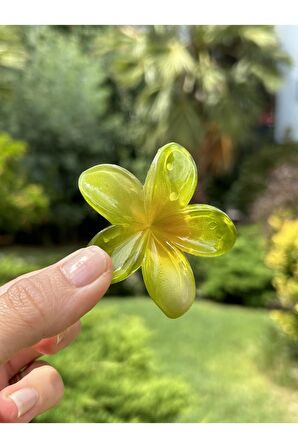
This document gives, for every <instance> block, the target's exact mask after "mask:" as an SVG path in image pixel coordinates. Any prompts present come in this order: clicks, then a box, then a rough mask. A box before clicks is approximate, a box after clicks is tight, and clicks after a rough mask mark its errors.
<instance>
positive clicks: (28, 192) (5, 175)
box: [0, 133, 48, 233]
mask: <svg viewBox="0 0 298 448" xmlns="http://www.w3.org/2000/svg"><path fill="white" fill-rule="evenodd" d="M25 154H26V144H25V143H24V142H22V141H19V140H14V139H13V138H11V136H10V135H8V134H6V133H0V178H1V182H0V197H1V201H0V233H1V232H4V233H6V232H7V233H9V232H16V231H18V230H21V229H26V228H27V229H28V228H29V227H30V226H31V225H33V224H38V223H40V222H42V220H43V219H44V218H45V217H46V215H47V210H48V200H47V197H46V196H45V194H44V191H43V189H42V187H41V186H40V185H38V184H33V183H29V182H28V172H27V170H26V169H24V165H23V164H24V158H25Z"/></svg>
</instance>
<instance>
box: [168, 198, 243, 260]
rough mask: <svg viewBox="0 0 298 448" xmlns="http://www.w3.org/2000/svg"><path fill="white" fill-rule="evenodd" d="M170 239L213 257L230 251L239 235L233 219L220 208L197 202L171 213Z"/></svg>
mask: <svg viewBox="0 0 298 448" xmlns="http://www.w3.org/2000/svg"><path fill="white" fill-rule="evenodd" d="M166 219H167V222H166V220H164V222H163V223H162V224H163V227H165V228H167V235H166V236H165V238H166V239H168V240H170V241H172V243H173V244H175V245H176V246H177V247H178V248H179V249H181V250H183V251H184V252H188V253H190V254H193V255H201V256H205V257H212V256H218V255H222V254H224V253H225V252H227V251H228V250H230V249H231V248H232V247H233V245H234V243H235V241H236V237H237V232H236V228H235V226H234V224H233V222H232V220H231V219H230V218H229V217H228V215H226V214H225V213H224V212H222V211H221V210H219V209H218V208H216V207H212V206H211V205H205V204H194V205H189V206H187V207H185V208H184V209H183V210H181V212H178V213H177V214H175V215H172V216H168V217H167V218H166Z"/></svg>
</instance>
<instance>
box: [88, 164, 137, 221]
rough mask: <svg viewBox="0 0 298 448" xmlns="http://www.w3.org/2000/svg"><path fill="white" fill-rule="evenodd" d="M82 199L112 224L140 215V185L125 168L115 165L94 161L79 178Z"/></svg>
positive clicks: (135, 219) (133, 219) (134, 219)
mask: <svg viewBox="0 0 298 448" xmlns="http://www.w3.org/2000/svg"><path fill="white" fill-rule="evenodd" d="M79 189H80V191H81V193H82V195H83V196H84V198H85V200H86V201H87V202H88V204H90V205H91V206H92V207H93V208H94V209H95V210H96V211H97V212H98V213H100V214H101V215H102V216H104V217H105V218H106V219H107V220H108V221H110V222H111V223H112V224H123V223H128V222H132V221H134V222H139V221H142V220H143V219H144V204H143V186H142V184H141V183H140V181H139V180H138V179H137V178H136V177H135V176H134V175H133V174H131V173H130V172H129V171H127V170H125V169H124V168H121V167H120V166H117V165H108V164H106V165H96V166H94V167H92V168H89V169H88V170H86V171H84V172H83V173H82V174H81V176H80V178H79Z"/></svg>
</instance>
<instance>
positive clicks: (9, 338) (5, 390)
mask: <svg viewBox="0 0 298 448" xmlns="http://www.w3.org/2000/svg"><path fill="white" fill-rule="evenodd" d="M111 278H112V263H111V259H110V257H109V256H108V255H107V254H106V253H105V252H104V251H103V250H101V249H100V248H99V247H97V246H90V247H88V248H84V249H80V250H78V251H76V252H74V253H73V254H71V255H69V256H68V257H66V258H64V259H63V260H61V261H60V262H58V263H56V264H54V265H52V266H49V267H47V268H45V269H41V270H40V271H36V272H32V273H30V274H25V275H23V276H21V277H19V278H17V279H16V280H13V281H11V282H9V283H7V284H6V285H4V286H2V287H1V288H0V422H20V423H21V422H29V421H30V420H32V419H33V418H34V417H36V416H37V415H39V414H41V413H42V412H44V411H46V410H47V409H49V408H51V407H53V406H54V405H56V404H57V403H58V402H59V401H60V400H61V398H62V396H63V382H62V379H61V377H60V375H59V373H58V372H57V371H56V370H55V369H54V368H53V367H51V366H50V365H48V364H47V363H46V362H43V361H36V359H37V358H38V357H39V356H40V355H42V354H53V353H56V352H58V351H59V350H61V349H62V348H64V347H66V346H67V345H68V344H70V343H71V342H72V341H73V339H74V338H75V337H76V336H77V334H78V333H79V330H80V323H79V319H80V317H81V316H83V315H84V314H85V313H87V312H88V311H89V310H90V309H91V308H92V307H94V305H96V303H97V302H98V300H99V299H100V298H101V297H102V296H103V294H104V293H105V292H106V290H107V288H108V286H109V284H110V282H111ZM78 362H79V360H78Z"/></svg>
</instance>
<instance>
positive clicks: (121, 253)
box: [89, 225, 147, 283]
mask: <svg viewBox="0 0 298 448" xmlns="http://www.w3.org/2000/svg"><path fill="white" fill-rule="evenodd" d="M146 239H147V234H146V232H136V231H134V230H133V229H132V228H131V227H130V226H127V225H126V226H125V225H115V226H110V227H107V228H106V229H104V230H102V231H101V232H99V233H98V234H97V235H95V236H94V238H93V239H92V240H91V241H90V243H89V244H95V245H96V246H99V247H101V248H102V249H103V250H104V251H106V252H107V253H108V254H109V255H110V256H111V258H112V262H113V268H114V270H113V280H112V283H118V282H120V281H122V280H124V279H125V278H127V277H129V276H130V275H131V274H133V273H134V272H135V271H136V270H137V269H139V267H140V266H141V263H142V260H143V258H144V253H145V245H146Z"/></svg>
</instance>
